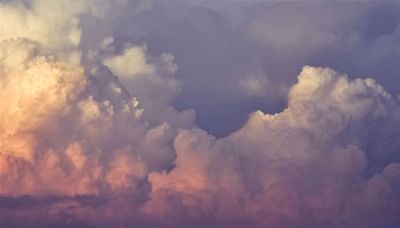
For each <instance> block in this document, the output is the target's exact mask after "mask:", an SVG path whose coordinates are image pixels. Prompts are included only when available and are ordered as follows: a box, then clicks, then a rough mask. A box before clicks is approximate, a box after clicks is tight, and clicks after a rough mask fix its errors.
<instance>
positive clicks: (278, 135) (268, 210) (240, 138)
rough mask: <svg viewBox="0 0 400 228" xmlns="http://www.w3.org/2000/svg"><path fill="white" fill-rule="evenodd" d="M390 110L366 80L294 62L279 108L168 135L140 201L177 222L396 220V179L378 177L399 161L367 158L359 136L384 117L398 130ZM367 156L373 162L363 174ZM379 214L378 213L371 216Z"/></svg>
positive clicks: (395, 107) (276, 224)
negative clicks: (166, 163)
mask: <svg viewBox="0 0 400 228" xmlns="http://www.w3.org/2000/svg"><path fill="white" fill-rule="evenodd" d="M399 113H400V112H399V106H398V104H397V103H395V101H394V100H393V99H392V98H391V97H390V96H389V95H388V94H387V93H386V92H385V91H384V90H383V89H382V87H380V86H379V85H378V84H377V83H376V82H375V81H374V80H372V79H365V80H362V79H356V80H350V79H348V77H347V76H346V75H342V74H340V73H337V72H335V71H333V70H331V69H327V68H314V67H304V68H303V71H302V72H301V73H300V75H299V82H298V83H297V84H295V85H294V86H293V87H292V88H291V90H290V93H289V104H288V107H287V108H286V109H285V110H284V111H283V112H281V113H278V114H275V115H269V114H264V113H262V112H260V111H258V112H255V113H253V114H252V115H251V116H250V118H249V120H248V122H247V124H245V126H243V128H241V129H240V130H238V131H236V132H234V133H233V134H231V135H230V136H228V137H226V138H223V139H215V138H214V137H212V136H209V135H208V134H207V133H206V132H204V131H201V130H186V131H181V132H180V133H179V134H178V136H177V137H176V138H175V143H174V145H175V150H176V153H177V159H176V162H175V164H176V168H175V169H173V170H172V171H171V172H169V173H165V172H164V173H163V172H162V173H150V175H149V181H150V183H151V185H152V191H151V193H150V198H151V200H150V201H149V202H147V203H146V204H145V210H146V211H148V212H149V213H154V214H155V216H160V215H159V214H162V215H163V216H162V217H163V218H167V219H170V220H174V221H176V222H177V224H179V223H180V222H182V221H184V220H185V219H188V218H189V220H190V219H192V220H195V221H196V220H200V221H201V220H207V219H215V218H217V220H219V221H226V222H227V224H225V225H229V222H232V221H235V219H238V220H240V219H244V220H245V221H246V220H247V221H248V222H250V221H253V222H254V221H255V222H256V224H259V225H261V226H272V227H298V226H310V225H314V226H323V225H329V224H353V225H357V224H363V223H367V224H375V225H390V224H394V223H396V224H397V223H398V222H399V221H398V219H397V217H396V216H395V214H396V213H397V212H398V211H399V206H400V201H399V200H398V197H397V196H396V195H397V194H398V193H396V192H397V190H396V189H397V187H396V186H397V185H398V184H399V183H398V181H397V180H394V179H391V178H386V177H385V176H386V175H387V173H388V170H391V171H390V172H391V173H392V174H390V175H391V176H392V177H394V176H395V174H394V173H397V172H398V171H399V170H398V167H399V163H398V162H399V160H396V161H393V160H381V161H378V160H370V159H369V158H370V156H371V154H370V153H371V151H368V149H365V145H364V144H363V143H364V138H367V137H368V135H369V134H371V133H372V132H374V131H376V130H377V129H376V128H375V127H377V128H379V126H380V125H384V124H385V122H388V123H390V124H393V125H395V126H397V127H396V129H398V126H399V123H400V122H399V121H400V118H399ZM372 122H373V123H374V127H373V128H370V129H368V132H365V128H364V126H365V125H368V123H372ZM374 128H375V129H374ZM387 130H389V129H387ZM370 131H371V132H370ZM392 134H395V136H394V137H393V138H392V139H387V140H388V141H387V142H386V143H385V144H386V145H384V146H387V147H386V149H387V151H386V153H398V152H397V151H398V146H399V144H398V143H399V141H398V139H399V135H398V134H399V133H398V130H394V132H392ZM375 143H377V144H383V143H382V142H375ZM391 143H393V144H395V145H396V146H395V147H396V149H393V147H391V146H390V144H391ZM382 146H383V145H382ZM396 162H397V163H396ZM374 163H379V164H380V165H381V168H380V171H379V172H376V173H375V174H374V175H373V176H372V177H366V176H365V174H364V172H365V170H367V167H368V166H372V165H374ZM360 192H361V193H360ZM378 195H381V196H382V197H383V198H381V199H376V197H378ZM375 199H376V200H375ZM389 199H390V200H391V202H390V203H389V202H388V201H385V200H389ZM366 202H368V203H366ZM355 205H357V206H355ZM361 205H363V206H361ZM356 207H357V208H356ZM343 208H347V209H345V210H343ZM378 208H379V209H378ZM374 210H379V211H381V212H380V213H376V212H377V211H374ZM370 213H371V216H372V217H369V216H368V214H370ZM381 213H382V214H385V216H384V217H381V219H376V220H375V219H374V218H376V217H374V216H375V215H376V216H378V217H379V215H377V214H381ZM180 215H182V216H180ZM175 225H176V224H175Z"/></svg>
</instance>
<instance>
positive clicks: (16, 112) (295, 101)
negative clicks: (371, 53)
mask: <svg viewBox="0 0 400 228" xmlns="http://www.w3.org/2000/svg"><path fill="white" fill-rule="evenodd" d="M118 3H119V4H105V5H97V4H96V2H91V1H89V2H87V3H82V4H81V3H76V5H75V3H73V4H72V3H71V4H72V5H73V7H71V8H68V10H64V8H65V7H66V5H65V4H67V3H65V2H51V3H49V4H50V5H49V7H50V8H51V9H53V10H49V11H45V10H44V9H45V8H46V7H47V5H45V3H44V2H41V1H34V2H30V3H10V2H6V3H2V4H1V5H0V13H4V15H7V16H6V18H7V19H8V20H10V23H11V24H12V25H14V26H9V25H7V26H4V27H1V28H0V29H1V33H0V34H2V35H0V73H1V74H0V82H1V84H0V87H1V91H0V98H1V103H0V114H1V122H0V136H1V141H0V195H1V196H0V224H1V225H5V226H24V225H27V224H29V225H37V226H47V225H49V226H62V225H68V226H104V225H117V226H144V227H146V226H173V227H174V226H185V227H191V226H194V227H198V226H207V227H232V226H234V225H236V226H239V227H248V226H253V227H288V228H289V227H310V226H313V227H340V226H352V227H354V226H355V227H357V226H363V225H371V226H376V227H383V226H384V227H386V226H387V227H390V226H393V227H394V226H396V225H398V224H400V220H399V218H398V216H397V215H398V213H399V211H400V197H399V186H400V179H399V178H398V177H399V173H400V154H399V148H400V132H399V129H400V104H399V100H398V99H397V98H395V97H393V96H392V95H391V94H390V93H389V92H387V91H386V90H385V89H384V87H383V86H382V85H380V84H379V83H378V82H377V81H376V80H374V79H372V78H367V77H366V78H356V77H352V76H348V75H346V74H344V73H340V72H338V71H335V70H333V69H331V68H323V67H321V68H320V67H312V66H304V67H303V68H302V70H301V72H300V74H299V75H298V77H297V82H296V83H295V84H294V85H292V86H291V87H288V88H286V87H285V86H286V85H287V84H290V83H287V82H286V81H285V80H284V79H277V78H276V76H274V75H275V73H276V72H277V71H274V70H272V73H271V76H270V74H263V73H264V71H263V70H260V69H262V67H260V65H258V64H257V66H254V65H252V63H251V61H250V59H252V58H250V59H247V60H249V61H246V60H242V61H239V59H243V58H246V56H247V57H248V56H251V55H250V54H251V53H252V51H255V50H256V49H257V48H258V47H261V46H263V45H266V46H270V45H271V43H275V42H277V43H275V44H274V45H272V46H273V47H279V49H282V51H283V52H282V53H285V50H286V49H285V47H286V46H288V45H289V46H290V47H291V48H294V49H296V48H295V47H296V39H294V38H290V39H289V38H287V39H283V40H276V37H275V36H274V34H261V35H260V34H258V33H257V32H261V30H262V29H261V30H259V29H257V28H256V30H257V32H256V33H255V34H256V36H257V37H258V36H260V37H259V38H260V39H261V41H262V43H257V44H254V43H252V42H255V41H254V40H252V39H251V38H250V37H245V38H244V40H245V41H246V42H250V40H252V41H251V42H250V43H247V44H245V45H243V46H240V45H239V46H240V47H235V48H234V49H232V48H231V46H232V45H233V44H236V43H237V42H236V41H238V37H237V36H236V35H237V33H236V32H237V31H236V29H234V28H229V29H226V26H228V25H229V24H230V23H231V22H229V21H225V19H224V16H221V14H219V11H215V10H212V9H208V8H207V7H206V8H204V7H203V6H201V4H200V3H199V4H200V5H199V6H196V7H194V8H193V9H192V10H193V11H190V12H193V15H190V16H188V17H189V18H192V21H189V22H188V23H189V24H190V25H191V26H189V28H191V29H193V28H194V30H191V29H189V31H190V32H189V33H184V34H183V37H184V38H182V37H180V38H182V39H187V38H190V37H192V38H193V39H188V40H189V41H192V42H189V43H190V44H191V45H192V46H191V48H188V49H186V48H187V47H186V46H184V48H183V49H171V50H176V51H177V56H176V53H175V52H172V51H168V50H162V51H161V52H160V53H157V52H155V51H154V50H153V51H152V50H151V46H150V44H151V43H153V44H154V42H149V44H148V45H149V46H146V44H144V43H142V44H138V43H140V42H133V41H132V40H130V39H127V40H125V39H123V38H121V34H118V32H115V31H114V30H113V28H114V26H115V25H116V24H121V23H124V22H125V23H126V21H129V20H128V19H126V18H123V17H122V16H121V18H119V17H118V18H114V16H113V15H115V14H112V13H111V12H114V13H115V12H120V13H121V14H118V15H127V14H125V13H127V12H128V11H129V9H130V7H131V5H130V4H133V3H131V2H129V1H121V2H118ZM46 4H47V3H46ZM135 4H136V3H135ZM135 4H134V5H135ZM138 4H139V3H138ZM143 4H144V3H143ZM139 6H143V7H139V8H140V10H139V11H140V12H142V11H143V14H141V15H146V14H147V13H148V15H152V14H151V13H150V12H153V11H152V10H160V8H157V7H158V6H154V8H148V7H147V6H148V5H146V4H144V5H141V4H139ZM189 6H191V5H190V4H189ZM185 7H187V6H184V8H185ZM240 7H242V6H240ZM243 7H247V8H246V9H248V10H249V11H248V13H247V14H246V15H247V16H246V15H245V18H244V21H242V22H243V23H244V24H246V26H244V27H246V28H237V29H238V31H240V32H239V33H242V32H243V31H247V29H248V26H247V25H250V24H251V25H253V23H256V22H254V21H253V20H252V19H251V18H248V15H250V14H251V12H256V11H257V10H256V9H255V8H256V6H253V5H251V6H247V5H246V6H243ZM248 7H250V8H248ZM285 7H288V6H284V7H283V8H284V9H282V8H280V10H283V11H284V12H287V11H289V12H292V10H293V9H292V8H290V7H288V8H285ZM267 8H268V7H267ZM278 8H279V7H278ZM322 8H323V9H325V8H324V7H322ZM317 9H319V8H318V7H317ZM163 10H164V9H162V8H161V12H164V11H163ZM310 10H311V11H313V12H314V10H315V9H310ZM366 10H367V9H366ZM328 11H329V10H328ZM367 11H368V10H367ZM261 12H264V11H263V10H261ZM278 12H280V11H279V10H278ZM329 12H330V11H329ZM284 14H287V13H284ZM257 15H258V16H260V14H257ZM280 15H281V14H279V13H272V14H269V15H268V16H267V17H272V18H274V17H278V18H279V17H280ZM329 15H330V14H329ZM178 16H179V15H178ZM191 16H193V17H191ZM258 16H256V18H258V19H255V20H256V21H258V20H259V19H260V18H259V17H258ZM260 17H261V16H260ZM151 18H153V17H151ZM298 18H301V19H304V17H303V15H302V14H299V13H297V14H294V15H293V18H288V21H280V23H283V24H282V25H281V26H278V28H281V27H285V26H286V25H288V24H290V22H291V21H292V20H295V19H296V20H297V19H298ZM305 18H306V19H304V20H305V21H306V22H307V23H308V22H309V20H308V19H307V18H308V17H305ZM328 18H331V16H330V17H328ZM253 19H254V18H253ZM121 20H122V21H121ZM124 20H126V21H124ZM246 20H250V21H247V22H246V23H245V21H246ZM260 20H261V21H263V19H260ZM332 20H333V19H332ZM27 21H28V22H30V23H25V22H27ZM172 21H174V20H172ZM93 22H103V23H100V25H99V31H98V32H93V34H91V35H90V34H88V33H90V31H92V30H93V24H92V23H93ZM236 22H237V21H236ZM237 23H239V22H237ZM258 23H261V25H263V23H262V22H260V21H258V22H257V23H256V24H258ZM320 23H321V24H319V25H320V27H317V28H314V27H312V26H306V27H305V28H306V30H301V29H299V28H297V27H295V28H293V29H294V30H290V29H289V30H285V32H288V34H289V35H291V34H294V36H296V37H298V36H300V37H303V36H305V34H306V37H308V36H311V37H314V35H315V34H318V33H319V29H321V30H322V31H326V30H329V29H326V28H327V27H328V28H331V27H330V26H331V25H332V24H333V25H334V26H333V27H335V28H336V26H339V27H340V26H341V25H342V23H344V22H332V21H330V20H328V21H322V22H320ZM337 23H338V24H339V25H338V24H337ZM239 24H240V23H239ZM111 25H112V26H111ZM180 26H181V25H179V26H178V27H173V28H172V30H173V31H176V30H178V31H179V29H180V28H181V27H180ZM209 26H211V27H209ZM271 26H272V25H271ZM90 27H91V29H92V30H91V29H89V28H90ZM149 27H151V26H149ZM228 27H229V26H228ZM250 27H251V26H250ZM256 27H257V26H256ZM261 27H263V26H261ZM300 27H301V26H300ZM210 28H213V29H215V30H213V29H210ZM120 29H121V30H124V29H125V27H124V26H121V27H120ZM270 29H271V30H275V27H273V28H270ZM315 29H316V31H315ZM28 31H29V32H28ZM124 31H125V32H126V33H128V32H129V31H127V30H124ZM205 31H208V32H206V33H204V32H205ZM221 31H224V32H221ZM391 31H392V33H390V35H388V34H387V33H385V34H386V35H384V36H385V37H386V36H389V37H386V38H387V39H388V40H392V39H394V38H393V37H395V36H397V35H396V34H397V33H396V31H397V30H396V29H393V30H391ZM138 33H140V31H138ZM168 34H169V33H168ZM199 34H202V35H204V36H205V38H204V37H203V38H204V40H203V39H197V36H199V37H200V38H201V36H200V35H199ZM227 34H228V36H231V35H232V34H236V35H233V36H232V37H233V38H232V39H229V40H228V42H226V43H225V42H221V41H222V40H224V37H226V36H227ZM245 34H247V33H245ZM251 34H253V33H251ZM257 34H258V35H257ZM313 34H314V35H313ZM253 35H254V34H253ZM264 35H266V36H268V37H267V38H265V37H263V36H264ZM275 35H276V34H275ZM392 35H393V37H392ZM187 36H189V37H187ZM327 36H329V37H331V36H333V39H334V40H336V39H339V40H340V38H338V37H336V35H335V33H333V34H331V33H328V34H327ZM95 37H96V38H95ZM209 38H215V39H211V40H212V41H213V42H211V43H207V42H206V40H210V39H209ZM239 38H240V37H239ZM253 38H254V37H253ZM386 38H383V39H386ZM315 39H317V40H314V41H313V42H312V43H314V44H316V47H315V46H313V45H312V44H309V45H306V47H305V49H306V48H310V50H313V51H315V50H316V49H318V48H323V47H326V46H325V45H328V46H330V44H331V42H332V40H331V39H325V38H323V39H322V40H323V41H321V42H319V40H318V38H315ZM239 40H240V39H239ZM91 41H92V42H91ZM261 41H260V42H261ZM264 42H266V43H264ZM280 42H283V43H280ZM177 43H180V40H179V39H178V40H177V41H176V43H173V45H176V44H177ZM377 43H379V42H378V41H376V43H375V44H377ZM206 44H210V45H208V46H207V45H206ZM203 46H204V47H207V48H205V49H204V50H203V49H202V48H201V47H203ZM349 46H352V45H349ZM232 47H233V46H232ZM379 47H380V45H378V44H377V46H376V48H377V50H378V49H379V50H380V48H379ZM236 48H237V49H236ZM314 48H315V49H314ZM161 49H162V48H161ZM161 49H160V50H161ZM283 49H285V50H283ZM300 49H301V48H300ZM196 50H197V51H198V52H196ZM240 50H250V51H248V52H244V54H243V55H244V56H241V55H235V54H237V53H240ZM181 51H183V52H184V53H183V55H181V54H182V52H181ZM209 51H211V52H209ZM214 51H215V52H214ZM263 51H265V50H263ZM286 51H289V49H287V50H286ZM186 52H187V53H186ZM188 53H189V54H190V55H192V56H191V57H192V58H193V59H194V60H196V61H194V62H190V61H189V62H185V61H183V58H182V56H186V55H187V54H188ZM196 53H197V54H196ZM210 53H212V54H210ZM227 53H228V54H229V56H232V58H226V56H227ZM254 53H256V54H255V57H254V58H255V59H257V58H258V57H262V55H261V54H260V52H254ZM257 53H258V54H257ZM288 53H289V54H287V55H290V53H292V52H290V51H289V52H288ZM301 53H303V52H301ZM360 53H362V52H360ZM214 54H215V55H214ZM303 54H304V53H303ZM384 55H385V56H386V54H384ZM179 56H180V57H179ZM284 56H286V54H285V55H283V56H278V58H281V57H284ZM306 56H308V54H306ZM256 57H257V58H256ZM193 59H192V60H193ZM239 62H241V63H243V65H240V64H235V63H239ZM194 63H196V64H194ZM178 65H179V67H178ZM271 65H273V64H272V63H269V66H271ZM287 65H290V62H288V63H287ZM229 66H232V67H229ZM243 66H245V67H244V68H242V67H243ZM269 66H268V68H269ZM279 66H282V65H279ZM284 66H286V64H285V65H284ZM182 68H183V69H184V70H183V71H184V72H186V73H187V72H188V69H190V70H195V71H193V72H194V75H189V76H185V77H183V76H182V74H181V73H180V72H181V70H182ZM211 68H212V69H214V70H217V71H218V69H227V70H226V71H221V72H222V73H223V74H224V76H223V77H224V78H223V79H224V80H222V79H221V80H220V79H218V80H210V79H212V77H213V75H208V74H207V73H210V72H214V71H213V70H209V69H211ZM196 69H198V70H199V71H196ZM236 70H237V73H238V74H237V75H234V76H232V78H230V79H234V80H230V81H229V82H226V81H225V79H228V76H226V75H229V74H230V73H234V72H236ZM249 72H250V74H249ZM254 72H261V73H260V74H256V75H254V74H251V73H254ZM274 72H275V73H274ZM202 74H204V77H201V76H203V75H202ZM265 75H268V78H266V77H265ZM190 77H193V78H194V79H193V78H191V79H188V78H190ZM192 80H194V81H192ZM219 80H220V81H219ZM282 81H283V82H285V83H280V82H282ZM195 82H198V83H199V84H200V85H201V84H203V85H205V84H209V85H211V86H215V87H216V88H218V89H219V88H221V86H220V85H222V84H221V83H224V84H223V85H226V87H227V88H230V89H231V90H235V92H232V91H230V89H227V90H226V91H228V92H227V93H226V94H225V93H223V92H221V93H222V94H224V97H222V98H228V101H233V105H236V104H237V103H236V99H243V93H244V95H248V96H249V97H252V99H253V98H254V97H262V98H265V97H274V95H275V96H277V95H276V93H279V96H282V93H283V92H286V90H287V93H286V94H287V106H286V107H285V108H284V109H283V110H282V111H279V112H276V113H275V114H267V113H264V112H263V111H260V110H259V111H255V112H252V113H251V114H250V115H249V116H248V118H247V121H246V123H245V124H244V125H243V126H242V127H240V128H239V129H237V130H236V131H234V132H231V133H230V134H228V135H227V136H226V137H221V138H216V137H214V136H213V135H212V134H210V132H208V131H207V130H205V129H200V128H199V127H197V126H196V124H195V113H194V111H193V110H183V111H178V110H177V109H176V108H175V106H174V102H176V100H177V99H178V98H179V97H180V96H186V95H187V93H185V91H184V87H185V83H189V84H191V86H192V87H190V86H189V88H194V87H193V85H196V83H195ZM225 82H226V83H225ZM276 85H282V87H283V89H280V87H279V88H276ZM199 88H200V89H199ZM199 88H195V89H194V90H196V91H199V90H201V89H202V88H204V87H201V86H199ZM238 88H239V93H240V95H237V94H236V92H237V90H238ZM223 89H226V88H225V87H224V88H223ZM223 91H225V90H223ZM229 91H230V92H229ZM270 93H271V94H270ZM182 94H183V95H182ZM235 94H236V95H235ZM211 97H212V96H211ZM209 98H210V97H209V96H206V98H202V99H201V102H204V100H207V99H209ZM222 98H221V97H219V99H222ZM265 99H266V98H265ZM189 100H190V99H189ZM222 100H224V99H222ZM208 101H209V102H211V100H208ZM242 101H243V100H242ZM211 103H212V102H211ZM216 104H217V105H216V109H218V108H219V107H218V103H216ZM235 107H236V106H235ZM235 111H237V110H235ZM229 115H234V113H233V112H232V113H228V115H227V116H226V117H225V116H224V118H229Z"/></svg>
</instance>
